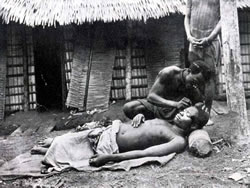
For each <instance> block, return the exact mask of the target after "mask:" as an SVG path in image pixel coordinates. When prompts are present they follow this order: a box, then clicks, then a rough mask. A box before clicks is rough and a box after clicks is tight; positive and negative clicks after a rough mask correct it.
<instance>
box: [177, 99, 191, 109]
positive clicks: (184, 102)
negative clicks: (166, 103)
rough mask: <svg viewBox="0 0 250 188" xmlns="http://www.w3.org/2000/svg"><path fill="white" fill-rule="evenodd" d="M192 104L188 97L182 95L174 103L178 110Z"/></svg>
mask: <svg viewBox="0 0 250 188" xmlns="http://www.w3.org/2000/svg"><path fill="white" fill-rule="evenodd" d="M191 105H192V102H191V100H190V99H189V98H186V97H183V98H182V99H181V100H180V101H179V102H177V104H176V108H177V109H179V110H182V109H185V108H187V107H189V106H191Z"/></svg>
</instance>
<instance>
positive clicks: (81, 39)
mask: <svg viewBox="0 0 250 188" xmlns="http://www.w3.org/2000/svg"><path fill="white" fill-rule="evenodd" d="M89 56H90V38H89V28H88V27H85V26H82V27H78V31H77V33H76V38H75V42H74V51H73V61H72V71H71V80H70V84H69V92H68V96H67V100H66V106H68V107H74V108H78V109H80V110H83V107H84V104H83V102H84V97H85V89H86V79H87V71H88V62H89Z"/></svg>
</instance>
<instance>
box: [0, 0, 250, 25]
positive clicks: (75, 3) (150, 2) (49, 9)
mask: <svg viewBox="0 0 250 188" xmlns="http://www.w3.org/2000/svg"><path fill="white" fill-rule="evenodd" d="M185 1H186V0H1V3H0V17H2V18H3V20H4V21H5V22H6V23H9V22H10V21H16V22H19V23H23V24H26V25H30V26H35V25H43V26H45V25H48V26H51V25H55V24H56V23H59V24H60V25H67V24H71V23H76V24H82V23H84V22H94V21H104V22H112V21H119V20H124V19H130V20H144V21H145V20H147V19H148V18H160V17H163V16H167V15H169V14H170V13H184V9H185ZM249 1H250V0H238V3H239V7H241V8H243V7H246V6H250V2H249Z"/></svg>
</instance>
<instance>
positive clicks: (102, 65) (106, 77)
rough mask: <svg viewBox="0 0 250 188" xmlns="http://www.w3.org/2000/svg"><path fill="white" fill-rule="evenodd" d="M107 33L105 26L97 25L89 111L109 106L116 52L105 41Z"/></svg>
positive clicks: (89, 93) (88, 103) (88, 101)
mask: <svg viewBox="0 0 250 188" xmlns="http://www.w3.org/2000/svg"><path fill="white" fill-rule="evenodd" d="M106 32H107V31H106V30H105V24H103V23H100V24H97V25H96V27H95V35H94V45H93V57H92V62H91V63H92V65H91V71H90V80H89V88H88V98H87V109H88V110H89V109H93V108H107V107H108V105H109V99H110V88H111V81H112V70H113V65H114V61H115V50H114V48H113V47H112V46H111V45H108V41H107V40H105V33H106Z"/></svg>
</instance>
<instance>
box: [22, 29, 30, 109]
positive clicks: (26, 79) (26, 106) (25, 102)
mask: <svg viewBox="0 0 250 188" xmlns="http://www.w3.org/2000/svg"><path fill="white" fill-rule="evenodd" d="M25 27H26V26H23V35H22V37H23V41H22V43H23V52H24V53H23V87H24V94H23V109H24V111H25V112H27V111H28V110H29V75H28V74H29V73H28V72H29V69H28V49H27V41H26V40H27V39H26V28H25Z"/></svg>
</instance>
